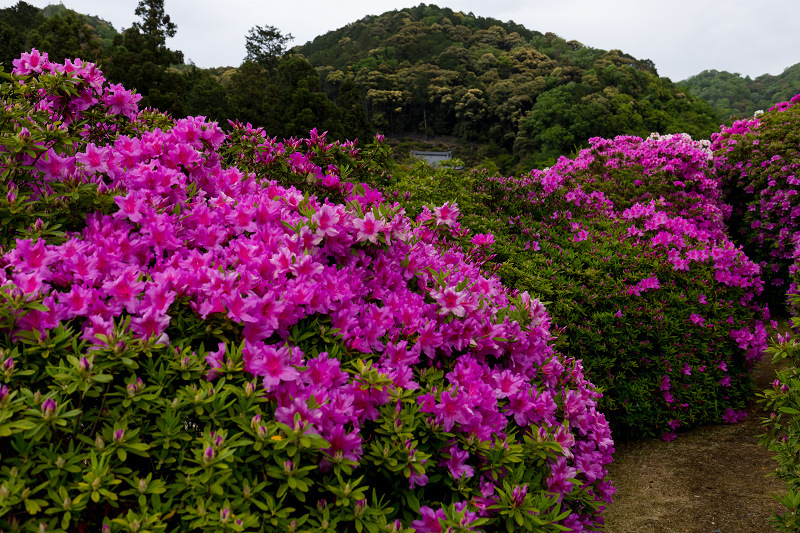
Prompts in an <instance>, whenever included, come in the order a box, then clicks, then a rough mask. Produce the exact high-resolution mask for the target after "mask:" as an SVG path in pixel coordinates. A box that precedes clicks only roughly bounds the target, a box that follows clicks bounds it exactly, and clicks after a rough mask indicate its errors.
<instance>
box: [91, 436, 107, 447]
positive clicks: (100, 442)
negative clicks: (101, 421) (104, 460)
mask: <svg viewBox="0 0 800 533" xmlns="http://www.w3.org/2000/svg"><path fill="white" fill-rule="evenodd" d="M94 446H95V448H97V449H98V450H102V449H103V448H105V447H106V443H105V442H104V441H103V437H101V436H100V434H99V433H98V434H97V437H95V439H94Z"/></svg>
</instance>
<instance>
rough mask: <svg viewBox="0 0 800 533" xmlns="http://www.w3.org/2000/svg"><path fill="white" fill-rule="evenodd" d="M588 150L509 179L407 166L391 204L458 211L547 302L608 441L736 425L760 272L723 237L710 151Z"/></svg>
mask: <svg viewBox="0 0 800 533" xmlns="http://www.w3.org/2000/svg"><path fill="white" fill-rule="evenodd" d="M591 142H592V147H591V148H589V149H587V150H584V151H581V152H580V153H579V154H578V156H577V157H576V158H575V159H566V158H562V159H561V160H559V162H558V163H557V164H556V165H555V166H554V167H552V168H550V169H548V170H546V171H533V172H532V173H531V175H529V176H522V177H519V178H507V177H499V176H491V175H488V174H486V173H485V172H473V173H472V174H470V175H468V176H466V177H464V176H458V175H456V174H455V173H454V172H453V171H452V170H451V169H448V168H444V169H440V170H438V171H436V172H435V173H434V174H432V175H429V174H426V172H425V171H424V170H422V169H421V167H414V168H412V169H410V171H408V172H403V173H395V181H394V183H393V184H392V185H393V186H394V187H395V189H396V190H395V191H394V194H396V195H397V197H398V198H400V199H401V202H402V203H403V204H404V205H405V206H406V208H407V209H408V210H410V211H413V212H416V211H420V210H425V209H426V208H425V207H424V204H425V203H426V202H428V201H432V202H433V203H438V202H441V201H444V200H445V199H448V198H449V199H455V200H457V201H458V206H459V207H460V208H461V209H462V211H463V215H464V221H465V222H464V223H465V224H466V225H467V226H468V227H470V228H471V229H472V230H473V231H474V232H476V233H482V234H492V237H491V241H492V242H491V243H488V244H487V246H491V247H492V252H493V253H494V258H493V260H494V262H495V266H494V269H496V271H497V273H498V274H499V275H500V277H501V279H503V281H504V282H505V283H506V284H507V285H509V286H512V287H517V288H519V289H520V290H528V291H529V292H531V293H532V294H537V295H539V296H540V298H542V299H543V300H546V305H547V308H548V311H549V313H550V315H551V317H552V319H553V322H554V327H555V328H556V329H557V330H558V333H559V339H558V341H557V346H558V347H559V349H560V350H561V351H563V352H564V353H565V354H567V355H568V356H570V357H575V358H579V359H581V360H583V363H584V367H585V368H586V370H587V373H588V374H589V376H590V379H591V380H592V382H593V383H595V384H596V385H597V386H598V387H600V388H601V389H602V390H603V398H602V399H601V401H600V406H601V411H603V412H604V413H605V414H606V416H607V417H608V418H609V421H610V422H611V424H612V427H613V428H614V431H615V434H616V435H623V436H632V437H642V436H652V435H657V436H662V437H663V438H665V439H667V440H671V439H672V438H674V437H675V435H676V430H677V429H678V428H688V427H693V426H697V425H700V424H703V423H707V422H717V421H725V422H736V421H738V420H741V418H742V417H743V416H744V415H745V413H744V407H745V405H746V403H747V401H748V398H749V397H750V395H751V392H752V390H751V380H750V370H751V369H752V367H753V365H754V363H755V362H757V361H758V360H760V358H761V356H762V353H763V350H764V348H765V347H766V332H767V329H766V327H767V322H768V320H769V313H768V311H767V309H766V307H760V306H759V305H758V304H757V303H756V301H757V296H758V294H759V293H760V292H761V290H762V282H761V279H760V277H759V268H758V266H757V265H755V264H754V263H753V262H751V261H750V260H749V259H748V258H747V257H746V256H745V254H744V253H743V252H742V250H741V248H739V247H736V246H735V245H734V244H733V243H732V242H731V241H730V240H729V238H728V237H727V233H726V228H725V224H724V219H725V217H726V215H727V213H728V212H729V211H730V208H729V207H728V206H726V205H725V204H724V203H723V202H722V201H721V193H720V191H719V189H718V188H717V182H716V180H715V179H714V175H713V172H712V169H711V168H710V162H711V153H710V151H709V149H708V142H707V141H706V142H695V141H692V140H691V139H690V138H688V137H686V136H681V135H676V136H665V137H659V136H653V137H651V138H649V139H640V138H636V137H618V138H616V139H612V140H603V139H593V140H592V141H591ZM462 242H463V243H464V245H465V246H466V245H469V244H470V243H468V242H466V240H462ZM473 242H475V241H473Z"/></svg>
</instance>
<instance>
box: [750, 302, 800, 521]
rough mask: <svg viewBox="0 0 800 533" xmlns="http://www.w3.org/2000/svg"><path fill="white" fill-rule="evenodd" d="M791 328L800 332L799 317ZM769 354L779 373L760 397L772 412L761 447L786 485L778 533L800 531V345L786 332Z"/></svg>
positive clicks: (777, 516)
mask: <svg viewBox="0 0 800 533" xmlns="http://www.w3.org/2000/svg"><path fill="white" fill-rule="evenodd" d="M794 304H795V305H798V304H800V297H797V296H795V297H794ZM792 326H793V328H794V329H795V331H797V329H798V327H800V318H797V317H796V316H795V317H792ZM767 353H768V354H771V355H772V360H773V363H775V364H776V365H778V368H780V370H778V371H777V376H776V378H777V379H776V380H775V382H774V383H773V387H772V389H768V390H766V391H764V392H763V393H762V394H759V396H760V397H761V400H760V401H761V403H763V404H764V410H765V411H767V412H769V413H770V414H769V417H767V418H764V419H762V422H761V424H762V426H763V427H764V431H765V433H764V434H763V435H761V440H760V442H759V444H760V445H761V446H765V447H766V448H767V449H769V450H770V451H772V452H775V459H777V461H778V468H777V470H776V471H775V472H771V473H770V475H772V476H775V477H776V478H778V479H780V480H781V481H783V482H784V483H785V484H786V493H785V494H782V495H779V496H775V497H776V499H777V500H778V501H779V502H780V503H781V504H782V505H783V506H784V507H785V508H786V509H784V510H783V511H782V512H778V513H776V514H775V516H774V517H773V522H774V525H775V526H776V528H777V529H778V530H779V531H785V532H790V531H800V514H798V510H800V476H798V469H800V459H798V458H799V457H800V370H798V368H800V345H799V344H798V342H797V339H796V338H790V334H788V333H787V334H786V336H785V338H784V337H783V336H780V335H779V336H778V339H777V341H775V340H773V341H771V342H770V347H769V349H768V350H767Z"/></svg>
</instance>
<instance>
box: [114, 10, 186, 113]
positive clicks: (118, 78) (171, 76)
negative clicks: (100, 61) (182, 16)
mask: <svg viewBox="0 0 800 533" xmlns="http://www.w3.org/2000/svg"><path fill="white" fill-rule="evenodd" d="M136 15H137V16H138V17H139V18H140V19H141V20H140V21H138V22H135V23H134V24H133V25H132V26H131V27H130V28H128V29H126V30H125V31H123V32H122V33H121V34H120V35H118V36H117V38H115V40H114V48H113V52H112V55H111V59H110V61H109V65H108V67H107V75H108V77H109V79H111V80H113V81H115V82H118V83H122V84H123V85H125V86H126V87H130V88H134V89H136V90H137V91H138V92H139V93H140V94H141V95H142V96H143V98H142V103H143V105H144V106H152V107H155V108H158V109H160V110H161V111H166V112H170V113H173V114H174V115H176V116H183V115H185V114H186V106H185V104H184V102H183V93H184V91H185V80H184V78H183V77H182V76H181V74H180V73H178V72H175V71H173V70H170V65H175V64H180V63H183V53H182V52H180V51H175V50H170V49H169V48H167V44H166V42H167V38H168V37H173V36H174V35H175V32H176V31H177V26H176V25H175V23H173V22H172V21H171V20H170V17H169V15H167V14H166V13H165V11H164V0H140V2H139V5H138V6H137V7H136Z"/></svg>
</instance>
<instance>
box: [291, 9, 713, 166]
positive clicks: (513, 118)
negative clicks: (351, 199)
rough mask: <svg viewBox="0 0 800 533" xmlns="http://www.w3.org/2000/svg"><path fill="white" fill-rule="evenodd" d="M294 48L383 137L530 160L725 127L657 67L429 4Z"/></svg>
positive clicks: (374, 18)
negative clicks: (434, 138)
mask: <svg viewBox="0 0 800 533" xmlns="http://www.w3.org/2000/svg"><path fill="white" fill-rule="evenodd" d="M294 51H295V52H296V53H299V54H302V55H303V56H305V57H306V58H307V59H308V60H309V61H310V62H311V64H312V65H314V66H315V67H316V68H317V69H318V70H319V72H320V73H321V78H322V82H323V90H325V91H326V92H327V94H328V95H329V96H330V97H331V98H333V99H336V98H337V93H338V90H339V88H340V87H342V86H348V87H351V86H355V88H356V90H357V91H358V93H359V95H360V96H361V98H362V101H363V103H364V105H365V109H366V112H367V117H368V119H369V120H370V121H371V122H372V124H374V125H375V126H376V127H377V128H378V129H380V130H383V131H386V132H395V133H398V132H423V131H425V132H427V133H428V134H442V135H455V136H457V137H460V138H463V139H467V140H473V141H478V142H481V143H483V144H485V145H487V146H488V149H487V153H486V155H487V156H490V157H501V158H502V157H503V156H505V157H507V158H509V159H510V160H511V161H521V162H526V163H528V164H537V163H542V162H544V161H546V160H548V159H549V158H552V157H553V156H555V155H557V154H562V153H568V152H570V151H572V150H573V149H574V148H575V147H576V146H583V145H585V143H586V141H587V140H588V139H589V138H590V137H593V136H602V137H613V136H615V135H618V134H635V135H645V136H646V135H648V134H650V133H651V132H654V131H658V132H661V133H671V132H687V133H690V134H691V135H692V136H694V137H696V138H697V137H708V136H709V135H710V133H711V132H712V131H714V130H716V128H717V127H718V125H719V120H718V117H717V115H716V113H715V112H714V110H713V109H712V108H711V107H710V106H709V105H708V104H707V103H705V102H703V101H700V100H698V99H697V98H695V97H693V96H690V95H687V94H685V93H684V92H683V91H682V90H681V89H680V88H679V87H677V86H676V85H675V84H674V83H672V82H671V81H670V80H669V79H667V78H661V77H659V76H658V73H657V72H656V69H655V66H654V65H653V63H652V62H651V61H648V60H638V59H636V58H634V57H632V56H630V55H628V54H625V53H623V52H621V51H619V50H612V51H605V50H599V49H595V48H591V47H588V46H584V45H583V44H581V43H580V42H578V41H574V40H565V39H563V38H561V37H558V36H556V35H554V34H552V33H545V34H543V33H540V32H538V31H532V30H529V29H526V28H524V27H523V26H520V25H518V24H515V23H513V22H501V21H499V20H495V19H491V18H483V17H478V16H474V15H472V14H471V13H470V14H463V13H460V12H454V11H452V10H450V9H447V8H439V7H436V6H432V5H425V4H420V5H419V6H417V7H413V8H408V9H403V10H395V11H390V12H387V13H384V14H383V15H379V16H369V17H365V18H363V19H361V20H359V21H356V22H354V23H352V24H350V25H348V26H346V27H344V28H341V29H339V30H336V31H332V32H329V33H327V34H325V35H322V36H320V37H317V38H316V39H314V41H312V42H310V43H307V44H305V45H304V46H299V47H296V48H295V49H294Z"/></svg>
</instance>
